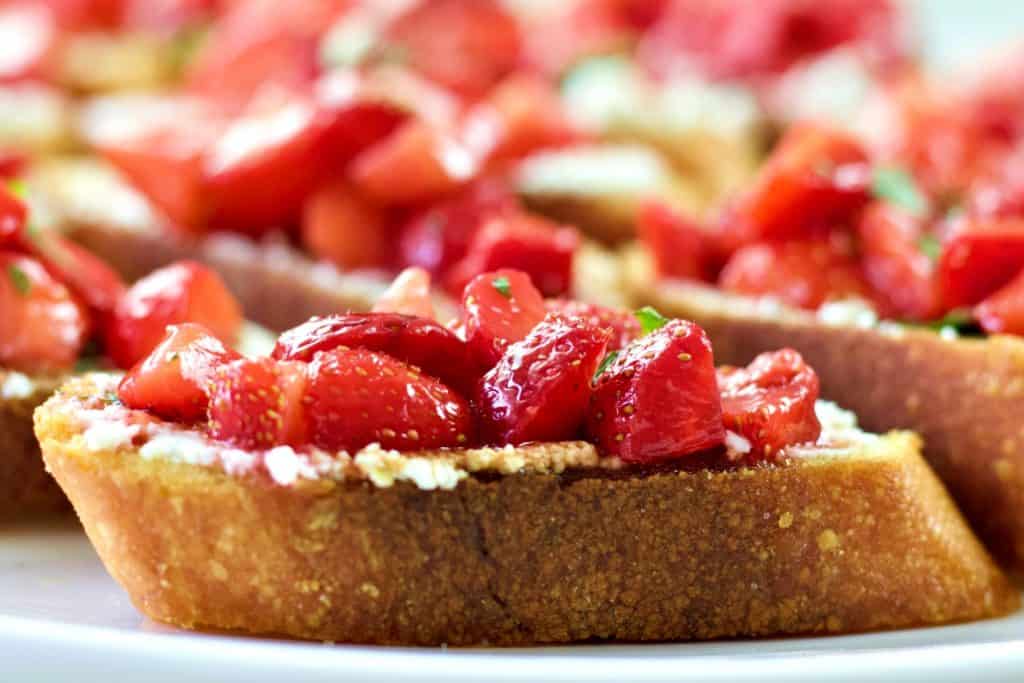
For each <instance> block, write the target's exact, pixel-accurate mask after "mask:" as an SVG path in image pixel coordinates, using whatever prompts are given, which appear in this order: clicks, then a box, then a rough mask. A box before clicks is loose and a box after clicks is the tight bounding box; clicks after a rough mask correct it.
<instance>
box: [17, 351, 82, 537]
mask: <svg viewBox="0 0 1024 683" xmlns="http://www.w3.org/2000/svg"><path fill="white" fill-rule="evenodd" d="M11 376H12V373H9V372H6V371H4V370H2V369H0V387H5V386H13V382H12V383H11V384H7V382H8V380H9V378H10V377H11ZM23 377H24V376H21V377H19V378H18V379H19V380H21V381H26V380H24V379H22V378H23ZM28 381H30V382H31V384H29V385H28V386H27V387H26V388H25V389H24V390H23V391H18V392H13V391H11V392H0V520H3V519H13V518H15V517H25V516H31V515H38V514H46V513H51V512H58V511H67V510H68V509H69V506H68V501H67V498H66V497H65V496H64V494H63V492H62V491H61V490H60V487H59V486H58V485H57V482H55V481H54V480H53V477H51V476H50V475H49V474H47V472H46V468H45V467H44V465H43V459H42V457H41V456H40V454H39V444H38V442H37V441H36V437H35V434H33V433H32V411H33V410H35V408H36V407H37V406H39V405H40V404H41V403H42V402H43V401H45V400H46V398H47V397H48V396H49V395H50V393H51V392H52V391H53V390H54V389H55V388H56V387H57V386H58V385H59V384H60V379H57V378H50V377H36V378H32V379H31V380H28Z"/></svg>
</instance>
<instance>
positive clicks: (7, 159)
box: [0, 149, 29, 239]
mask: <svg viewBox="0 0 1024 683" xmlns="http://www.w3.org/2000/svg"><path fill="white" fill-rule="evenodd" d="M28 163H29V160H28V155H27V154H26V153H24V152H20V151H18V150H14V149H4V150H0V179H2V180H12V179H14V178H17V177H18V176H19V175H21V174H22V173H23V172H24V171H25V168H26V167H27V166H28ZM0 211H2V209H0ZM2 234H3V228H0V235H2ZM0 239H2V237H0Z"/></svg>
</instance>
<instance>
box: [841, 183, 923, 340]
mask: <svg viewBox="0 0 1024 683" xmlns="http://www.w3.org/2000/svg"><path fill="white" fill-rule="evenodd" d="M857 232H858V235H859V236H860V246H861V264H862V266H863V269H864V278H865V279H866V280H867V282H868V284H870V285H871V286H872V287H873V288H874V291H875V298H876V300H879V301H881V302H883V303H884V306H883V308H884V309H885V310H884V311H883V313H884V314H885V315H886V316H887V317H897V318H905V319H910V320H929V319H931V318H934V317H935V316H937V315H939V314H940V312H941V302H940V296H939V289H938V281H937V280H936V278H935V267H934V265H933V263H932V259H931V257H930V256H929V255H928V254H926V253H925V252H924V251H923V250H922V249H921V243H922V240H924V239H927V238H928V236H926V234H925V232H924V226H923V225H922V223H921V221H920V220H919V219H918V218H917V217H915V216H914V215H912V214H910V213H908V212H907V211H904V210H903V209H901V208H899V207H897V206H894V205H892V204H887V203H882V202H875V203H873V204H871V205H870V206H869V207H868V208H867V210H866V211H865V212H864V213H863V214H862V215H861V218H860V221H859V223H858V226H857Z"/></svg>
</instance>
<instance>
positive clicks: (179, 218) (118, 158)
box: [86, 98, 224, 230]
mask: <svg viewBox="0 0 1024 683" xmlns="http://www.w3.org/2000/svg"><path fill="white" fill-rule="evenodd" d="M93 121H94V123H93V126H92V128H88V127H87V129H86V136H87V138H88V139H89V142H90V143H91V144H92V145H93V146H94V147H96V148H97V149H98V150H99V151H100V153H101V154H102V155H103V156H104V158H105V159H106V160H107V161H109V162H110V163H111V164H112V165H113V166H114V167H115V168H116V169H117V170H118V171H119V172H120V173H121V174H122V175H123V176H124V177H125V178H127V179H128V181H129V182H130V183H132V185H134V186H135V187H136V188H137V189H138V190H139V191H140V192H141V193H142V194H144V195H145V196H146V197H147V198H148V199H149V200H150V202H152V203H153V205H154V206H155V207H156V208H157V209H159V210H160V211H162V212H163V213H164V214H165V215H166V216H167V218H169V219H170V220H171V222H172V223H173V224H174V225H176V226H178V227H181V228H187V229H190V230H203V229H205V228H206V223H207V219H208V210H209V209H208V206H207V198H206V191H205V187H204V182H203V164H204V159H205V157H204V155H205V153H206V151H207V149H209V148H210V147H211V146H212V145H213V144H214V141H215V140H216V139H217V136H218V135H219V133H220V131H221V130H222V129H223V127H224V121H223V120H222V119H221V118H220V117H219V116H218V115H217V114H216V113H215V112H214V111H213V110H211V109H210V108H209V107H208V106H206V105H205V104H204V103H201V102H198V101H196V100H191V99H185V98H161V99H160V100H157V101H154V102H150V103H148V104H147V105H144V106H142V107H137V108H125V107H124V106H123V105H119V103H116V102H115V103H112V104H111V106H110V107H109V108H107V109H99V110H97V111H95V112H94V114H93Z"/></svg>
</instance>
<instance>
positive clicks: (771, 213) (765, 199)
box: [721, 123, 871, 249]
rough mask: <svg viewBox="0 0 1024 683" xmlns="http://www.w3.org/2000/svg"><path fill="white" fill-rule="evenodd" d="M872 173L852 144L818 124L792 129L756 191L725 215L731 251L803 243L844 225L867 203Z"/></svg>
mask: <svg viewBox="0 0 1024 683" xmlns="http://www.w3.org/2000/svg"><path fill="white" fill-rule="evenodd" d="M870 182H871V169H870V167H869V165H868V159H867V155H866V153H865V152H864V150H863V148H861V146H860V144H859V143H858V142H857V141H856V140H854V139H853V138H851V137H849V136H847V135H845V134H844V133H840V132H838V131H835V130H830V129H828V128H825V127H823V126H820V125H817V124H810V123H807V124H801V125H798V126H795V127H793V128H791V129H790V130H789V131H788V132H787V133H786V135H785V137H783V139H782V140H781V141H780V142H779V144H778V146H777V147H776V149H775V150H774V151H773V152H772V154H771V156H770V157H769V158H768V161H767V162H766V163H765V165H764V166H763V167H762V169H761V171H760V173H759V175H758V177H757V179H756V180H755V182H754V185H753V186H752V187H751V188H750V190H748V191H747V192H746V193H744V194H743V195H741V196H740V197H739V198H738V200H737V202H736V203H734V204H733V205H732V206H731V207H730V208H729V209H728V210H727V211H726V212H725V214H723V218H722V224H721V228H722V231H723V235H722V239H723V243H724V244H725V246H726V247H727V248H729V249H735V248H736V247H739V246H742V245H744V244H748V243H750V242H751V241H756V240H763V239H767V240H780V239H793V238H800V237H807V236H808V235H811V234H814V233H817V232H821V231H822V230H827V229H829V228H832V227H835V226H836V225H841V224H843V223H845V222H848V221H849V220H850V219H851V218H852V217H853V216H854V214H855V213H856V212H857V211H858V210H859V209H860V208H861V207H863V206H864V205H865V204H867V202H868V199H869V192H868V190H869V186H870Z"/></svg>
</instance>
